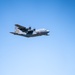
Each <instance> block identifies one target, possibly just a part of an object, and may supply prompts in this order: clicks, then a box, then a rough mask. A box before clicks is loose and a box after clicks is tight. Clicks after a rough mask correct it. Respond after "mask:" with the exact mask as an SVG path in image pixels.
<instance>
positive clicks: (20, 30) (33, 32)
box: [10, 24, 49, 37]
mask: <svg viewBox="0 0 75 75" xmlns="http://www.w3.org/2000/svg"><path fill="white" fill-rule="evenodd" d="M10 33H12V34H14V35H19V36H24V37H35V36H42V35H46V36H48V33H49V30H46V29H44V28H43V29H31V27H29V28H26V27H24V26H21V25H19V24H15V32H10Z"/></svg>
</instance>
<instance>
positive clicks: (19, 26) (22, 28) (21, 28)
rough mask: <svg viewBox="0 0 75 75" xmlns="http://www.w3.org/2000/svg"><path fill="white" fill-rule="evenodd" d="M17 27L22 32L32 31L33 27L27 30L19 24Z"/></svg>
mask: <svg viewBox="0 0 75 75" xmlns="http://www.w3.org/2000/svg"><path fill="white" fill-rule="evenodd" d="M15 26H16V27H18V29H20V30H21V31H22V32H27V31H28V30H29V29H31V27H29V28H26V27H24V26H21V25H19V24H15Z"/></svg>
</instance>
